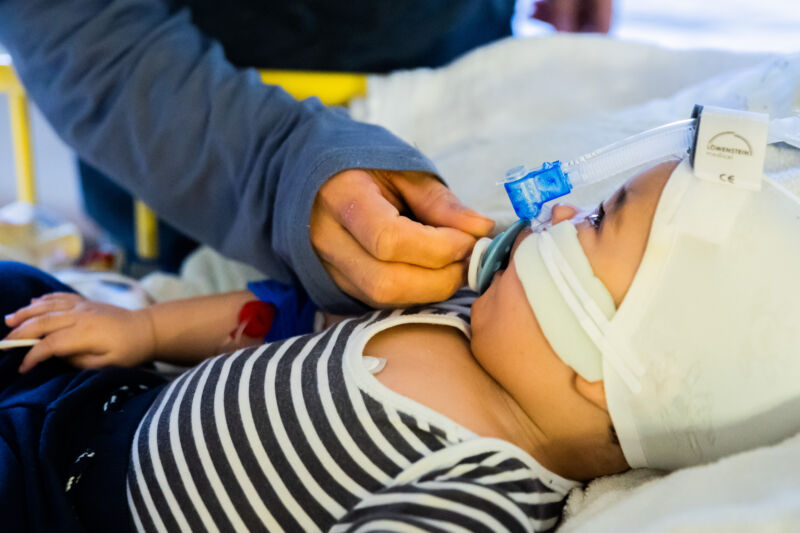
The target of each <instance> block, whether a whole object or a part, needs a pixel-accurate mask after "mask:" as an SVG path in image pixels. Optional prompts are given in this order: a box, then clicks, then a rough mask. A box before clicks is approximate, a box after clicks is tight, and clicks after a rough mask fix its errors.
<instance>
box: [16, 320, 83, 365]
mask: <svg viewBox="0 0 800 533" xmlns="http://www.w3.org/2000/svg"><path fill="white" fill-rule="evenodd" d="M75 333H76V332H74V330H71V329H70V330H61V331H56V332H55V333H52V334H50V335H48V336H46V337H45V338H43V339H42V340H41V341H39V342H38V343H37V344H35V345H34V346H33V348H31V349H30V351H29V352H28V353H27V354H25V357H24V358H23V359H22V364H21V365H19V371H20V372H21V373H25V372H27V371H28V370H30V369H31V368H33V367H34V366H36V365H38V364H39V363H41V362H42V361H46V360H47V359H50V358H51V357H53V356H56V357H61V356H68V355H76V354H83V353H86V351H87V346H85V345H84V343H83V342H81V341H80V340H79V339H78V338H77V337H76V335H75Z"/></svg>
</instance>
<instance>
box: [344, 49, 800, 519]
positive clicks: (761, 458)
mask: <svg viewBox="0 0 800 533" xmlns="http://www.w3.org/2000/svg"><path fill="white" fill-rule="evenodd" d="M694 104H705V105H719V106H724V107H732V108H739V109H747V110H751V111H759V112H765V113H769V114H770V115H771V116H772V117H773V118H780V117H786V116H791V115H792V114H794V113H797V109H798V107H800V56H773V55H761V54H759V55H749V54H737V53H729V52H720V51H704V50H688V51H687V50H684V51H675V50H666V49H661V48H657V47H654V46H649V45H641V44H635V43H630V42H619V41H614V40H611V39H607V38H602V37H594V36H588V37H582V36H574V35H570V36H554V37H547V38H537V39H527V40H522V39H520V40H514V39H511V40H507V41H504V42H500V43H497V44H495V45H492V46H489V47H486V48H483V49H481V50H478V51H475V52H473V53H471V54H469V55H467V56H465V57H463V58H462V59H460V60H458V61H456V62H455V63H453V64H452V65H450V66H448V67H446V68H443V69H438V70H429V69H420V70H415V71H409V72H400V73H395V74H393V75H391V76H388V77H375V78H373V79H371V80H370V85H369V92H368V96H367V97H366V98H365V99H363V100H361V101H358V102H355V103H354V104H353V105H352V106H351V113H352V115H353V116H354V117H355V118H357V119H360V120H364V121H368V122H374V123H377V124H381V125H384V126H386V127H388V128H389V129H391V130H392V131H394V132H396V133H397V134H398V135H400V136H401V137H403V138H404V139H406V140H407V141H409V142H411V143H413V144H415V145H416V146H418V147H419V148H420V149H421V150H422V151H423V152H425V153H426V154H428V155H429V156H430V157H431V158H432V159H433V160H434V162H435V163H436V164H437V166H438V167H439V169H440V171H441V173H442V175H443V176H444V178H445V179H446V181H447V182H448V183H449V185H450V186H451V187H452V189H453V190H454V191H455V192H456V193H457V194H458V195H459V196H460V197H461V198H462V200H463V201H465V202H466V203H467V204H468V205H470V206H471V207H474V208H476V209H478V210H479V211H481V212H483V213H484V214H487V215H489V216H491V217H493V218H494V219H495V220H497V221H498V222H499V224H498V225H499V227H500V228H502V227H503V226H505V225H507V224H509V223H510V222H512V221H513V220H514V214H513V212H512V211H511V209H510V205H509V203H508V200H507V198H506V196H505V193H504V191H503V189H502V187H499V186H497V182H498V181H500V180H501V179H502V178H503V176H504V174H505V172H506V170H507V169H509V168H513V167H516V166H518V165H521V164H523V165H526V166H531V167H533V166H539V165H540V164H541V162H543V161H552V160H555V159H560V160H562V161H566V160H570V159H573V158H575V157H578V156H580V155H582V154H585V153H588V152H590V151H593V150H595V149H597V148H600V147H602V146H605V145H607V144H609V143H611V142H614V141H617V140H620V139H623V138H625V137H627V136H629V135H632V134H635V133H638V132H640V131H643V130H645V129H648V128H651V127H655V126H658V125H661V124H665V123H668V122H672V121H675V120H681V119H684V118H688V116H689V113H690V112H691V110H692V108H693V106H694ZM766 170H767V173H768V175H770V176H771V177H773V178H775V179H777V180H778V181H780V182H781V183H783V184H784V185H785V186H786V187H788V188H789V189H790V190H792V191H793V192H794V193H795V194H798V195H800V150H796V149H791V148H789V147H787V146H776V147H773V148H771V149H770V150H769V151H768V154H767V162H766ZM628 177H629V176H625V175H621V176H619V177H618V178H617V179H614V180H609V181H608V182H607V183H603V184H600V185H597V186H595V187H592V188H586V189H583V190H581V191H579V192H575V193H573V194H572V195H571V196H572V198H569V197H568V198H567V199H566V200H565V201H571V202H572V203H575V204H576V205H585V204H589V205H593V204H594V203H595V202H596V201H599V200H600V199H602V198H604V197H606V196H607V195H608V194H609V193H610V192H611V191H613V190H614V189H615V188H616V187H617V186H618V185H619V184H620V183H621V182H623V181H624V180H625V179H627V178H628ZM798 416H800V413H798ZM798 464H800V436H798V437H795V438H793V439H790V440H788V441H786V442H784V443H780V444H776V445H775V446H772V447H766V448H763V449H759V450H755V451H751V452H748V453H744V454H740V455H738V456H734V457H729V458H726V459H724V460H722V461H719V462H718V463H715V464H711V465H705V466H700V467H695V468H689V469H685V470H682V471H679V472H675V473H672V474H670V475H666V476H665V475H664V474H662V473H659V472H655V471H649V470H638V471H631V472H627V473H625V474H621V475H618V476H611V477H607V478H603V479H598V480H595V481H593V482H592V483H590V484H588V485H587V486H586V487H585V488H583V489H577V490H575V491H573V493H572V494H571V495H570V498H569V500H568V505H567V507H566V510H565V520H564V522H563V523H562V525H561V527H560V531H563V532H597V531H614V532H617V531H636V532H640V531H642V532H644V531H647V532H650V531H652V532H678V531H680V532H685V531H713V532H716V531H719V532H731V531H733V532H738V531H742V532H744V531H776V532H778V531H781V532H782V531H786V532H789V531H800V467H798V466H797V465H798Z"/></svg>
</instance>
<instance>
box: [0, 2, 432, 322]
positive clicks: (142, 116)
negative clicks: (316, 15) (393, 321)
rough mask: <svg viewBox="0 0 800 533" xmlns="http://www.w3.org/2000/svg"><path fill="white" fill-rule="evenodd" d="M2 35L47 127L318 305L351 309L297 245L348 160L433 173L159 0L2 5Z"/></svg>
mask: <svg viewBox="0 0 800 533" xmlns="http://www.w3.org/2000/svg"><path fill="white" fill-rule="evenodd" d="M0 42H2V43H3V44H4V45H5V46H6V47H7V48H8V50H9V52H10V53H11V55H12V57H13V59H14V64H15V68H16V69H17V72H18V74H19V76H20V78H21V79H22V81H23V83H24V84H25V86H26V88H27V90H28V92H29V94H30V95H31V96H32V98H33V99H34V101H36V103H37V104H38V106H39V107H40V109H41V110H42V112H43V113H44V115H45V116H46V117H47V119H48V120H49V122H50V123H51V124H52V125H53V127H54V128H55V130H56V132H57V133H58V134H59V135H60V136H61V137H62V138H63V139H64V140H65V141H66V142H67V144H69V145H70V146H72V147H73V148H74V149H75V150H76V151H77V152H78V153H79V155H80V156H81V157H83V158H84V159H85V160H86V161H88V162H89V163H91V164H92V165H94V166H95V167H97V168H98V169H100V170H101V171H103V172H105V173H106V174H108V175H110V176H114V177H115V179H116V180H118V182H119V183H120V184H121V185H122V186H123V187H125V188H126V189H128V190H129V191H131V192H132V193H133V194H134V195H136V196H138V197H139V198H141V199H142V200H144V201H145V202H146V203H147V204H149V205H150V206H151V207H152V208H153V209H154V210H155V211H156V212H157V213H158V214H159V215H160V216H161V217H163V218H164V219H165V220H166V221H168V222H169V223H171V224H172V225H174V226H175V227H177V228H179V229H181V230H182V231H184V232H185V233H187V234H188V235H190V236H192V237H193V238H195V239H197V240H200V241H202V242H205V243H208V244H209V245H211V246H213V247H215V248H217V249H218V250H220V251H221V252H222V253H224V254H225V255H228V256H230V257H233V258H236V259H239V260H242V261H245V262H247V263H249V264H251V265H253V266H255V267H257V268H259V269H260V270H262V271H264V272H265V273H267V274H268V275H270V276H271V277H273V278H275V279H277V280H279V281H284V282H291V281H295V279H297V280H299V281H300V283H301V284H302V285H303V286H304V287H305V289H306V290H307V291H308V293H309V295H310V296H311V298H312V299H313V300H314V301H315V302H316V303H317V304H318V305H320V306H322V307H325V308H327V309H329V310H332V311H335V312H340V313H353V312H358V311H360V310H361V309H362V306H361V304H360V303H359V302H357V301H356V300H355V299H353V298H351V297H348V296H347V295H345V294H344V293H343V292H342V291H341V290H340V289H339V288H338V287H337V286H336V285H335V284H334V282H333V281H332V279H331V277H330V276H329V275H328V274H327V273H326V271H325V268H324V267H323V265H322V264H321V262H320V261H319V259H318V257H317V255H316V254H315V252H314V249H313V247H312V245H311V242H310V239H309V219H310V213H311V208H312V204H313V202H314V199H315V197H316V194H317V191H318V189H319V188H320V186H321V185H322V184H323V183H324V182H325V181H326V180H327V179H328V178H329V177H331V176H334V175H336V174H338V173H340V172H341V171H343V170H345V169H349V168H375V169H385V170H408V171H421V172H427V173H433V172H435V170H434V168H433V166H432V164H431V163H430V161H428V160H427V159H426V158H425V157H424V156H422V155H421V154H420V153H419V152H418V151H416V150H415V149H413V148H411V147H410V146H408V145H406V144H405V143H403V142H402V141H400V140H399V139H397V138H396V137H394V136H393V135H391V134H390V133H389V132H387V131H386V130H384V129H382V128H379V127H376V126H370V125H365V124H360V123H356V122H354V121H352V120H350V119H349V118H348V117H347V116H346V115H345V114H344V113H343V112H341V111H337V110H330V109H327V108H325V107H324V106H322V105H321V104H320V103H319V101H317V100H316V99H310V100H306V101H303V102H297V101H295V100H294V99H293V98H291V97H290V96H289V95H288V94H286V93H285V92H284V91H283V90H281V89H280V88H277V87H270V86H264V85H262V84H261V82H260V80H259V78H258V75H257V73H256V72H254V71H239V70H236V69H235V68H234V67H232V66H231V65H230V64H229V63H228V62H227V60H226V59H225V57H224V55H223V52H222V50H221V48H220V47H219V46H218V45H217V44H215V43H214V42H213V41H211V40H209V39H207V38H205V37H204V36H203V35H202V34H201V33H200V32H199V31H198V30H197V28H196V27H195V26H193V25H192V23H191V20H190V16H189V13H188V11H186V10H183V11H175V10H174V9H173V6H172V5H171V3H169V2H167V1H161V0H111V1H109V0H0Z"/></svg>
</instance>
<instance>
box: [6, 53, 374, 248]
mask: <svg viewBox="0 0 800 533" xmlns="http://www.w3.org/2000/svg"><path fill="white" fill-rule="evenodd" d="M261 80H262V81H263V82H264V83H266V84H270V85H280V86H281V87H283V88H284V89H285V90H286V92H288V93H289V94H291V95H292V96H294V97H295V98H297V99H298V100H302V99H305V98H309V97H312V96H316V97H318V98H319V99H320V100H321V101H322V103H323V104H325V105H330V106H336V105H346V104H347V103H348V102H349V101H350V100H352V99H353V98H356V97H358V96H363V95H365V94H366V93H367V76H366V74H354V73H347V72H313V71H289V70H262V71H261ZM0 92H4V93H6V94H7V95H8V105H9V113H10V118H11V139H12V142H13V144H14V161H15V172H16V177H17V199H18V200H19V201H21V202H28V203H31V204H34V203H36V181H35V179H34V169H33V150H32V144H31V131H30V120H29V117H28V104H27V98H26V96H25V89H24V88H23V87H22V84H21V83H20V82H19V80H18V79H17V77H16V76H15V75H14V70H13V68H12V66H11V62H10V61H9V60H8V59H7V56H0ZM134 224H135V231H136V253H137V255H138V256H139V258H140V259H155V258H156V257H158V220H157V219H156V216H155V214H154V213H153V211H152V210H151V209H150V208H148V207H147V206H146V205H145V204H144V203H143V202H141V201H139V200H135V204H134Z"/></svg>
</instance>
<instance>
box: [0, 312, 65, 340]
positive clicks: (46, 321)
mask: <svg viewBox="0 0 800 533" xmlns="http://www.w3.org/2000/svg"><path fill="white" fill-rule="evenodd" d="M75 322H76V319H75V315H74V313H71V312H69V311H67V312H64V311H54V312H46V313H44V314H42V315H36V316H32V317H31V318H29V319H27V320H25V322H23V323H22V324H20V325H19V326H17V327H16V328H14V329H13V330H11V333H9V334H8V335H7V336H6V339H9V340H11V339H38V338H39V337H43V336H45V335H49V334H51V333H53V332H55V331H58V330H60V329H64V328H67V327H70V326H73V325H74V324H75Z"/></svg>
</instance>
